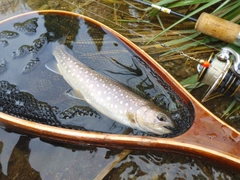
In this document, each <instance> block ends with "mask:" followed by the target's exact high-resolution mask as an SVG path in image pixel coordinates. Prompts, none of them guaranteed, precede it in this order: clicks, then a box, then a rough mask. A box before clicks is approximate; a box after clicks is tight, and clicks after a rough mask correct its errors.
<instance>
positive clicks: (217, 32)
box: [195, 12, 240, 46]
mask: <svg viewBox="0 0 240 180" xmlns="http://www.w3.org/2000/svg"><path fill="white" fill-rule="evenodd" d="M195 29H196V30H197V31H199V32H201V33H203V34H206V35H209V36H212V37H215V38H217V39H220V40H222V41H225V42H228V43H231V44H235V45H237V46H240V25H238V24H235V23H233V22H230V21H227V20H224V19H221V18H219V17H216V16H214V15H211V14H208V13H205V12H204V13H202V14H201V15H200V17H199V18H198V20H197V22H196V24H195Z"/></svg>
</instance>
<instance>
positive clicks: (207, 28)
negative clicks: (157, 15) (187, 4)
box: [133, 0, 240, 47]
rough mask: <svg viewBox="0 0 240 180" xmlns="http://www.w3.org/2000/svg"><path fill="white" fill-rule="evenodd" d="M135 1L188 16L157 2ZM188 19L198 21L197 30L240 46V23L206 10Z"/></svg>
mask: <svg viewBox="0 0 240 180" xmlns="http://www.w3.org/2000/svg"><path fill="white" fill-rule="evenodd" d="M133 1H136V2H138V3H141V4H144V5H146V6H149V7H152V8H154V9H157V10H159V11H161V12H164V13H167V14H172V15H175V16H178V17H186V15H184V14H181V13H178V12H175V11H173V10H171V9H168V8H165V7H162V6H159V5H157V4H153V3H150V2H146V1H143V0H133ZM186 19H188V20H191V21H193V22H196V24H195V29H196V30H197V31H199V32H201V33H203V34H206V35H209V36H212V37H215V38H217V39H220V40H222V41H224V42H227V43H230V44H235V45H237V46H239V47H240V25H238V24H235V23H233V22H230V21H227V20H225V19H222V18H219V17H216V16H214V15H211V14H208V13H205V12H203V13H202V14H201V15H200V16H199V18H198V19H195V18H193V17H188V18H186Z"/></svg>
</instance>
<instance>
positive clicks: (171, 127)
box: [163, 126, 175, 133]
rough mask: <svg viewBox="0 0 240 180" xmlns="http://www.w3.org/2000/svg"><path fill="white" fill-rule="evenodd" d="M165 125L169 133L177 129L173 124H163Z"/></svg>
mask: <svg viewBox="0 0 240 180" xmlns="http://www.w3.org/2000/svg"><path fill="white" fill-rule="evenodd" d="M163 127H164V128H165V129H166V130H167V131H168V133H172V132H174V130H175V127H173V126H163Z"/></svg>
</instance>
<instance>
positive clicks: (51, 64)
mask: <svg viewBox="0 0 240 180" xmlns="http://www.w3.org/2000/svg"><path fill="white" fill-rule="evenodd" d="M45 67H46V68H47V69H48V70H49V71H52V72H54V73H56V74H60V75H61V72H60V70H59V68H58V65H57V61H55V60H51V61H48V62H47V63H46V64H45Z"/></svg>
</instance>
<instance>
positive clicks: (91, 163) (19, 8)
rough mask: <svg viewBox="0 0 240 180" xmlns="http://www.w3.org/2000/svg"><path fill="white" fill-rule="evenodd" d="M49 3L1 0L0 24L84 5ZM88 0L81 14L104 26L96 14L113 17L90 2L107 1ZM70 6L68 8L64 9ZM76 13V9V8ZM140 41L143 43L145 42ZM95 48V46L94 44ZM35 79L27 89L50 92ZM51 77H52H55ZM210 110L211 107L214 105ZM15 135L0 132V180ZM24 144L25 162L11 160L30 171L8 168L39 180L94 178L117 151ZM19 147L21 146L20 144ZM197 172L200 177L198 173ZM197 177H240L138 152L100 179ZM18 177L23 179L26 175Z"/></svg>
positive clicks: (73, 0) (34, 141)
mask: <svg viewBox="0 0 240 180" xmlns="http://www.w3.org/2000/svg"><path fill="white" fill-rule="evenodd" d="M48 2H51V3H52V4H53V5H54V6H50V5H48V4H47V1H42V0H27V1H19V0H17V1H16V0H2V1H0V12H1V17H0V19H1V20H3V19H6V18H7V17H11V16H13V15H14V14H20V13H22V12H26V11H30V10H37V9H40V8H42V9H44V7H45V8H49V7H50V8H52V9H54V8H56V6H58V7H61V8H63V9H65V10H69V11H74V8H76V7H79V8H80V7H82V5H83V2H88V1H81V0H80V1H79V0H71V1H68V0H64V1H58V0H55V1H48ZM89 2H90V1H89ZM92 2H94V3H93V5H92V6H89V7H88V9H86V11H85V10H84V12H85V13H86V14H87V15H88V16H92V17H95V19H98V20H99V21H102V22H103V21H105V22H106V23H107V22H108V23H109V21H106V20H105V19H104V18H102V17H100V16H99V14H100V15H101V16H105V15H106V14H107V13H109V14H108V17H107V18H108V19H111V18H112V17H113V15H112V13H113V10H112V9H110V8H107V6H105V5H101V4H97V5H96V4H95V2H97V3H99V2H105V3H107V4H108V2H107V1H92ZM109 2H110V1H109ZM121 2H122V1H121ZM19 3H20V4H19ZM49 4H50V3H49ZM59 4H60V5H59ZM69 4H70V5H71V4H73V5H71V6H69ZM108 5H109V4H108ZM29 6H30V7H31V8H30V7H29ZM110 6H112V3H110ZM9 7H10V8H9ZM84 7H85V6H84ZM120 8H121V10H126V11H127V10H128V9H129V8H131V7H129V6H125V5H124V6H123V5H122V6H121V7H120ZM75 10H77V11H79V9H75ZM103 11H105V14H104V13H103ZM3 14H5V15H3ZM111 25H112V27H117V28H119V26H117V25H116V24H111ZM125 25H126V24H124V26H125ZM126 27H128V28H131V25H130V26H127V25H126ZM126 30H127V29H121V28H120V29H119V31H122V32H124V33H126V32H133V31H132V30H131V29H129V31H126ZM130 34H131V33H130ZM143 37H144V36H143ZM36 38H38V37H36ZM141 39H142V40H143V39H144V38H141ZM1 42H2V41H1ZM4 43H6V42H5V41H4V42H2V44H1V45H3V44H4ZM30 43H32V41H30ZM113 43H115V42H113ZM95 44H97V43H96V42H95ZM143 44H144V43H143ZM1 48H2V47H1ZM101 48H102V47H101ZM98 49H99V48H98ZM110 53H111V52H108V54H110ZM83 55H84V54H83ZM94 57H96V56H94ZM43 59H44V58H43ZM15 62H16V61H15ZM37 66H38V65H37ZM1 70H4V71H5V70H6V64H5V60H4V59H0V73H1V72H2V71H1ZM38 77H39V78H40V80H39V81H38V82H36V83H34V82H33V83H32V87H33V88H34V87H37V86H36V85H39V84H40V85H42V84H48V86H46V85H43V86H41V88H40V90H41V91H42V92H43V93H42V94H44V93H46V92H49V87H51V86H53V85H51V84H50V83H49V81H47V80H46V79H45V80H44V79H41V73H39V74H38ZM54 78H55V79H57V77H56V76H55V77H54ZM144 87H145V86H144ZM141 88H142V87H141ZM51 95H52V96H53V98H58V97H56V96H55V94H51ZM38 97H40V98H43V96H41V95H39V96H38ZM158 98H159V99H160V101H161V96H159V97H158ZM158 98H157V101H158ZM164 102H166V103H167V101H165V100H164ZM211 106H212V104H211ZM212 107H214V108H215V106H212ZM173 109H174V108H173ZM238 120H239V118H236V122H235V123H238V122H239V121H238ZM20 137H21V136H20V135H18V134H14V133H9V132H8V131H5V130H3V129H0V149H1V150H2V151H1V153H0V158H1V161H0V162H1V163H0V165H1V166H0V172H1V174H0V179H3V180H4V179H8V164H9V163H8V160H9V158H10V155H11V154H13V153H12V152H13V149H14V148H15V145H16V144H17V143H18V140H20ZM24 141H26V142H24ZM28 141H29V139H28V138H23V140H22V141H21V142H22V143H23V145H24V144H27V146H28V147H26V146H25V147H26V148H27V149H29V151H30V154H27V158H25V157H23V156H24V152H25V153H26V150H23V149H21V148H18V151H15V153H14V156H15V157H12V159H14V160H15V162H17V161H18V158H19V160H21V159H25V160H27V161H28V162H26V163H27V164H28V165H29V166H26V167H27V168H29V169H25V168H24V167H18V164H17V163H14V164H13V166H12V167H11V169H13V168H17V169H18V170H19V173H20V174H22V173H23V171H29V172H31V171H33V172H34V173H35V174H37V172H39V173H40V176H41V178H42V179H93V178H94V177H95V176H96V175H97V174H98V172H100V171H101V170H102V169H103V168H104V167H105V166H106V165H107V164H108V163H109V162H110V161H111V160H112V159H113V158H114V157H115V156H116V155H117V154H118V153H119V152H120V151H116V150H109V149H104V148H84V147H82V150H79V147H78V148H76V149H77V150H71V148H68V147H65V146H56V145H55V146H53V145H51V144H49V143H45V142H42V141H40V140H39V139H38V138H34V139H30V142H28ZM19 146H21V145H20V144H19ZM73 149H74V148H73ZM22 151H23V152H22ZM127 161H128V163H127ZM223 168H224V167H223ZM9 173H10V172H9ZM200 173H203V174H202V175H200ZM186 174H187V175H186ZM196 174H198V177H202V178H201V179H240V176H239V175H237V174H233V173H231V172H230V171H226V170H224V169H219V168H216V167H214V166H213V165H211V164H210V165H209V164H207V163H205V162H204V161H203V162H201V161H198V160H196V159H193V158H190V157H187V156H180V155H174V154H166V153H153V152H139V151H138V152H136V151H134V152H133V153H131V154H130V155H129V156H128V157H127V158H126V159H125V160H123V161H122V162H120V163H119V164H117V165H116V168H114V170H113V171H112V172H111V173H110V174H108V176H107V178H105V179H113V180H115V179H124V178H125V179H130V178H131V179H154V180H155V179H166V177H168V178H169V179H171V178H172V179H186V178H185V177H188V178H189V179H197V178H196ZM15 175H16V174H15ZM16 176H17V175H16ZM12 177H13V176H12ZM28 177H30V178H29V179H33V178H31V176H28ZM206 177H207V178H206ZM23 178H25V179H28V178H27V177H23Z"/></svg>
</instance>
